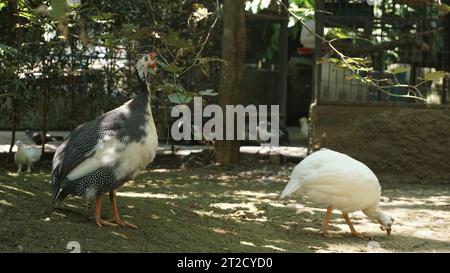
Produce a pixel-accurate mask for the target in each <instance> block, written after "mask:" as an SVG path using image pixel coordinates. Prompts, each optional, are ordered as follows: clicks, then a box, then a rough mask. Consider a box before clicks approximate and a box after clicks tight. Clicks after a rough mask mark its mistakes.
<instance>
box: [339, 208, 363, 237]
mask: <svg viewBox="0 0 450 273" xmlns="http://www.w3.org/2000/svg"><path fill="white" fill-rule="evenodd" d="M342 216H343V217H344V219H345V222H346V223H347V225H348V226H349V227H350V231H351V232H352V235H353V236H355V237H358V238H364V235H363V234H362V233H359V232H357V231H356V229H355V228H354V227H353V223H352V221H350V217H348V213H347V212H343V213H342Z"/></svg>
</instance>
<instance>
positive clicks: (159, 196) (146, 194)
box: [117, 192, 187, 199]
mask: <svg viewBox="0 0 450 273" xmlns="http://www.w3.org/2000/svg"><path fill="white" fill-rule="evenodd" d="M117 196H123V197H131V198H156V199H185V198H187V196H182V195H178V194H164V193H150V192H118V193H117Z"/></svg>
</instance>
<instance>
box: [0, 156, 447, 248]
mask: <svg viewBox="0 0 450 273" xmlns="http://www.w3.org/2000/svg"><path fill="white" fill-rule="evenodd" d="M50 159H51V156H50V155H49V156H48V157H47V160H45V161H43V162H41V163H39V164H38V165H37V166H36V170H35V171H34V172H33V173H30V174H27V173H25V174H21V175H17V174H16V173H15V166H14V164H12V163H11V162H10V161H6V160H2V161H1V163H2V164H1V165H0V166H1V167H0V252H69V251H70V250H68V249H66V247H67V244H68V243H69V242H71V241H76V242H78V243H79V244H80V246H81V252H450V187H449V184H448V183H447V184H444V183H427V184H408V185H406V184H405V183H403V182H402V183H397V182H395V180H390V178H389V176H385V177H381V178H380V180H381V183H382V186H383V198H382V202H381V207H382V208H383V209H384V210H386V211H387V212H388V213H390V214H391V215H392V216H393V217H394V218H395V224H394V227H393V232H392V236H390V237H387V236H386V234H385V233H384V232H382V231H381V230H380V229H379V225H378V224H375V223H371V222H370V221H369V220H368V219H367V218H366V217H365V216H364V215H363V214H362V213H361V212H357V213H353V214H351V217H352V219H353V221H354V223H355V227H356V229H357V230H358V231H360V232H364V233H366V234H367V235H370V236H372V237H373V238H372V240H373V241H375V242H376V243H374V242H371V239H358V238H354V237H352V236H350V235H349V230H348V227H347V226H346V224H345V222H344V220H343V219H342V217H341V216H340V214H339V212H337V211H336V212H334V214H333V216H332V220H331V227H330V228H331V230H330V231H331V233H332V234H334V235H337V236H339V237H333V238H324V237H322V236H321V234H320V230H321V226H322V221H323V217H324V213H325V209H324V208H323V207H320V206H316V205H315V204H312V203H310V202H308V201H305V200H300V203H298V202H297V201H296V200H280V199H279V198H278V196H279V193H280V191H282V190H283V188H284V186H285V184H286V183H287V181H288V177H289V174H290V171H291V170H292V168H293V167H294V163H287V164H285V165H273V164H270V163H268V162H267V161H265V160H260V159H258V160H256V159H255V158H251V159H248V160H246V161H245V162H244V163H243V164H240V165H235V166H219V165H216V164H213V163H212V164H210V163H208V160H205V162H203V161H202V160H199V159H195V160H190V159H189V158H184V159H183V160H182V161H180V159H179V158H174V157H171V156H160V157H159V158H158V159H157V161H156V162H155V164H153V165H151V166H150V167H149V168H148V169H147V170H145V171H144V172H143V173H142V174H141V175H140V176H138V177H137V178H136V179H135V180H134V181H130V182H129V183H127V184H125V185H124V186H123V187H122V188H121V189H120V190H119V193H118V195H119V207H120V210H121V213H122V217H123V219H126V220H128V221H130V222H131V223H134V224H136V225H138V226H139V229H137V230H133V229H129V228H122V227H120V228H108V227H103V228H99V227H97V226H95V224H94V222H93V219H92V215H93V212H94V208H93V207H92V205H88V204H87V203H86V202H85V201H84V200H83V199H80V198H70V199H66V200H65V201H64V202H63V203H61V204H60V205H59V206H58V207H57V208H52V207H51V205H50V202H51V201H50V199H51V192H50V189H51V187H50ZM174 162H177V163H176V164H174ZM448 182H450V181H448ZM102 214H103V216H104V218H108V217H110V216H111V210H110V207H109V200H108V198H107V197H106V196H105V197H104V202H103V211H102ZM377 243H378V244H379V247H372V246H373V245H374V244H377Z"/></svg>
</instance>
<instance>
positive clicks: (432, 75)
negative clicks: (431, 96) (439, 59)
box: [424, 71, 449, 81]
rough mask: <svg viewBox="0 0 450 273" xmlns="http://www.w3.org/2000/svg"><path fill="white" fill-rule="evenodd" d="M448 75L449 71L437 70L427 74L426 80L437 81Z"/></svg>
mask: <svg viewBox="0 0 450 273" xmlns="http://www.w3.org/2000/svg"><path fill="white" fill-rule="evenodd" d="M448 75H449V73H447V72H445V71H435V72H431V73H428V74H426V75H425V78H424V80H425V81H437V80H440V79H442V78H443V77H445V76H448Z"/></svg>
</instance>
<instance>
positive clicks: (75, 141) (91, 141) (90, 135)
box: [52, 116, 109, 181]
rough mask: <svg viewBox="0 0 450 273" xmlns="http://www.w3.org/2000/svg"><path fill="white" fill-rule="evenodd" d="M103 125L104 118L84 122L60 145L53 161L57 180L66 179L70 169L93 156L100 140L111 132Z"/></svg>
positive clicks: (53, 170) (53, 169)
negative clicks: (103, 127)
mask: <svg viewBox="0 0 450 273" xmlns="http://www.w3.org/2000/svg"><path fill="white" fill-rule="evenodd" d="M101 117H102V116H101ZM101 127H102V119H98V118H97V119H95V120H92V121H90V122H86V123H83V124H81V125H79V126H78V127H77V128H76V129H75V130H74V131H73V132H72V133H71V134H70V135H69V136H68V138H67V139H66V141H64V142H63V143H62V144H61V145H60V146H59V147H58V149H57V150H56V153H55V156H54V157H53V162H52V164H53V168H52V172H53V174H54V177H55V178H56V180H57V181H60V180H62V179H64V178H65V177H66V176H67V175H68V174H69V173H70V171H72V170H73V169H74V168H75V167H77V166H78V165H79V164H80V163H81V162H83V161H84V160H86V159H87V158H89V157H91V156H92V152H93V149H94V148H95V146H96V145H97V143H98V141H99V140H100V139H101V138H102V137H103V136H104V135H106V134H108V133H109V132H108V130H104V129H102V128H101Z"/></svg>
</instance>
